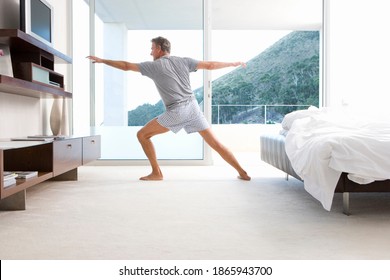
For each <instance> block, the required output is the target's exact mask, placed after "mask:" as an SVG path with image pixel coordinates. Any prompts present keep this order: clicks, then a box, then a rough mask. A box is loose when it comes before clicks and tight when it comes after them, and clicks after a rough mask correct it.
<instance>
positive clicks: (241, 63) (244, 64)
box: [233, 61, 246, 68]
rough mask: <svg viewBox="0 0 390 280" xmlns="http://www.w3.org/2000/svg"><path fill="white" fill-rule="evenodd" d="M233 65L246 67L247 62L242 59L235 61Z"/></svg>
mask: <svg viewBox="0 0 390 280" xmlns="http://www.w3.org/2000/svg"><path fill="white" fill-rule="evenodd" d="M233 66H234V67H237V66H242V67H243V68H245V67H246V63H245V62H242V61H238V62H233Z"/></svg>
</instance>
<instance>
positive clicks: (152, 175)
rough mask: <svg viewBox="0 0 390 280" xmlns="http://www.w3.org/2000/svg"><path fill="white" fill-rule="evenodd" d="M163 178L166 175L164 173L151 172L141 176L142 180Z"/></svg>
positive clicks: (159, 179)
mask: <svg viewBox="0 0 390 280" xmlns="http://www.w3.org/2000/svg"><path fill="white" fill-rule="evenodd" d="M163 178H164V177H163V175H162V174H154V173H150V174H149V175H147V176H143V177H141V178H139V179H140V180H142V181H161V180H162V179H163Z"/></svg>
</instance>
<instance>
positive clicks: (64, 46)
mask: <svg viewBox="0 0 390 280" xmlns="http://www.w3.org/2000/svg"><path fill="white" fill-rule="evenodd" d="M48 2H49V3H50V4H52V6H53V8H54V11H55V15H54V16H55V19H54V24H55V26H54V46H53V47H54V48H55V49H57V50H59V51H61V52H62V53H64V54H66V55H71V48H70V44H69V40H70V39H69V38H70V30H69V29H68V28H67V27H66V26H68V23H70V21H71V17H70V16H69V10H70V9H69V7H70V1H63V0H48ZM0 28H4V29H5V28H11V29H14V28H19V0H0ZM70 68H71V67H70V66H69V65H65V64H64V65H56V66H55V71H57V72H59V73H62V74H64V75H65V79H66V81H65V84H66V90H67V91H70V92H71V91H72V86H71V85H72V80H71V71H69V69H70ZM69 103H70V102H69V101H68V102H67V103H66V104H65V105H67V106H65V108H66V109H69V108H70V104H69ZM51 104H52V100H51V99H42V100H40V99H39V98H31V97H25V96H20V95H14V94H8V93H3V92H0V138H11V137H23V136H27V135H34V134H45V133H47V134H49V133H50V129H49V125H48V117H49V114H50V110H51ZM66 117H69V114H68V115H66ZM63 125H64V127H65V128H68V119H64V121H63Z"/></svg>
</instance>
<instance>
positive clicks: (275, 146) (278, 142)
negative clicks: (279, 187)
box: [260, 134, 302, 180]
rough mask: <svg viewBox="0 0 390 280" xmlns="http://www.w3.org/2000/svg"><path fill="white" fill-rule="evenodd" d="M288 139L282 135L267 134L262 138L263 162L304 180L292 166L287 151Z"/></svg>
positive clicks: (261, 151)
mask: <svg viewBox="0 0 390 280" xmlns="http://www.w3.org/2000/svg"><path fill="white" fill-rule="evenodd" d="M285 139H286V137H285V136H284V135H281V134H265V135H261V136H260V155H261V160H263V161H264V162H266V163H269V164H270V165H272V166H274V167H276V168H278V169H280V170H282V171H284V172H286V173H287V174H289V175H291V176H293V177H295V178H297V179H298V180H302V179H301V178H300V177H299V176H298V174H297V173H296V172H295V171H294V169H293V168H292V166H291V163H290V160H289V159H288V157H287V154H286V150H285Z"/></svg>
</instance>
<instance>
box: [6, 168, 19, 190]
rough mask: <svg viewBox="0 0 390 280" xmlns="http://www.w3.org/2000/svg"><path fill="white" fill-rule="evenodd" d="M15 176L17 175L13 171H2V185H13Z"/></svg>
mask: <svg viewBox="0 0 390 280" xmlns="http://www.w3.org/2000/svg"><path fill="white" fill-rule="evenodd" d="M17 176H18V175H17V174H16V173H14V172H9V171H4V172H3V186H4V188H7V187H10V186H12V185H15V184H16V177H17Z"/></svg>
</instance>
